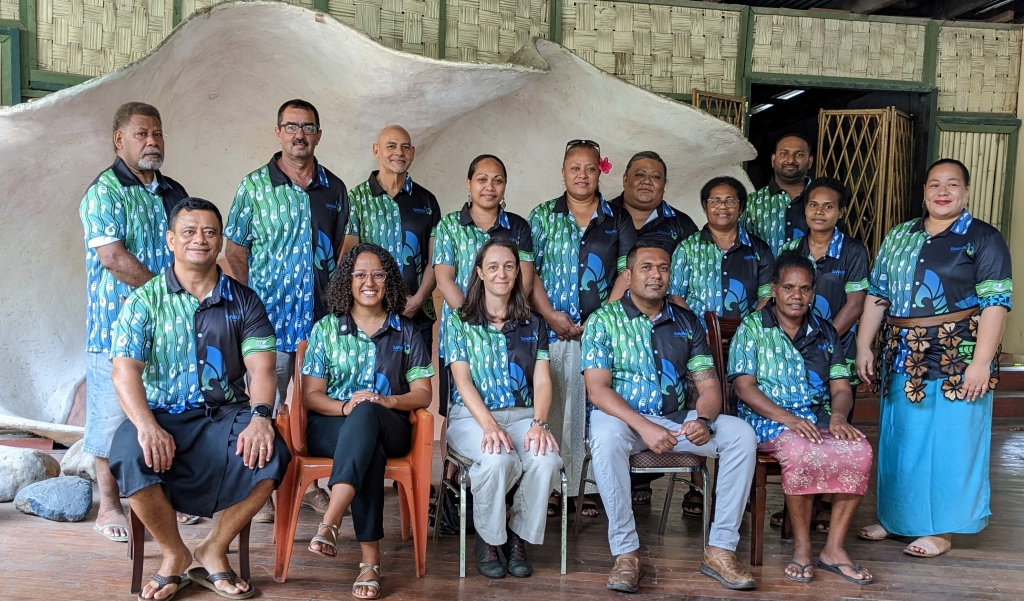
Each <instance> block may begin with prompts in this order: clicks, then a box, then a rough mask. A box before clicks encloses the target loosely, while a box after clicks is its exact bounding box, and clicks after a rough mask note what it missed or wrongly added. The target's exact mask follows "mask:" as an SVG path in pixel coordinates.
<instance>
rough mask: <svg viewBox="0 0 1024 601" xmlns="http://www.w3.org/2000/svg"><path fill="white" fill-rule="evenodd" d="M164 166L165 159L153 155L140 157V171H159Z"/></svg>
mask: <svg viewBox="0 0 1024 601" xmlns="http://www.w3.org/2000/svg"><path fill="white" fill-rule="evenodd" d="M163 164H164V157H162V156H161V157H156V156H153V155H150V156H144V157H139V171H158V170H159V169H160V167H162V166H163Z"/></svg>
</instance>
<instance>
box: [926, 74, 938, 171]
mask: <svg viewBox="0 0 1024 601" xmlns="http://www.w3.org/2000/svg"><path fill="white" fill-rule="evenodd" d="M938 114H939V92H938V90H935V91H933V92H931V93H929V94H928V121H929V123H930V124H931V125H930V126H929V128H928V161H927V163H928V164H929V165H931V164H932V163H934V162H935V161H936V159H937V158H938V156H939V122H938V119H937V118H936V115H938Z"/></svg>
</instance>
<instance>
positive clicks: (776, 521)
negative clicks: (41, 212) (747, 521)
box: [768, 509, 786, 528]
mask: <svg viewBox="0 0 1024 601" xmlns="http://www.w3.org/2000/svg"><path fill="white" fill-rule="evenodd" d="M785 517H786V510H785V509H783V510H782V511H776V512H775V513H773V514H771V516H769V517H768V524H769V525H771V526H774V527H776V528H781V527H782V521H783V520H784V519H785Z"/></svg>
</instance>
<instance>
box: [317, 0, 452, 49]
mask: <svg viewBox="0 0 1024 601" xmlns="http://www.w3.org/2000/svg"><path fill="white" fill-rule="evenodd" d="M319 1H320V2H323V3H324V7H325V8H324V10H325V11H326V10H327V8H326V6H327V0H319ZM447 45H448V0H441V5H440V6H439V7H438V9H437V58H439V59H441V60H444V59H446V58H448V49H447V48H446V46H447ZM455 58H458V57H455Z"/></svg>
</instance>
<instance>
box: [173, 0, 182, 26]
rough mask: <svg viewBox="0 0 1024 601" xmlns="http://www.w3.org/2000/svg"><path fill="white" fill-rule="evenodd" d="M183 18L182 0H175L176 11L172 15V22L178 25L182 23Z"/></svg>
mask: <svg viewBox="0 0 1024 601" xmlns="http://www.w3.org/2000/svg"><path fill="white" fill-rule="evenodd" d="M181 18H182V14H181V0H174V13H173V16H172V17H171V24H172V25H174V26H175V27H177V26H178V24H179V23H181Z"/></svg>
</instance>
